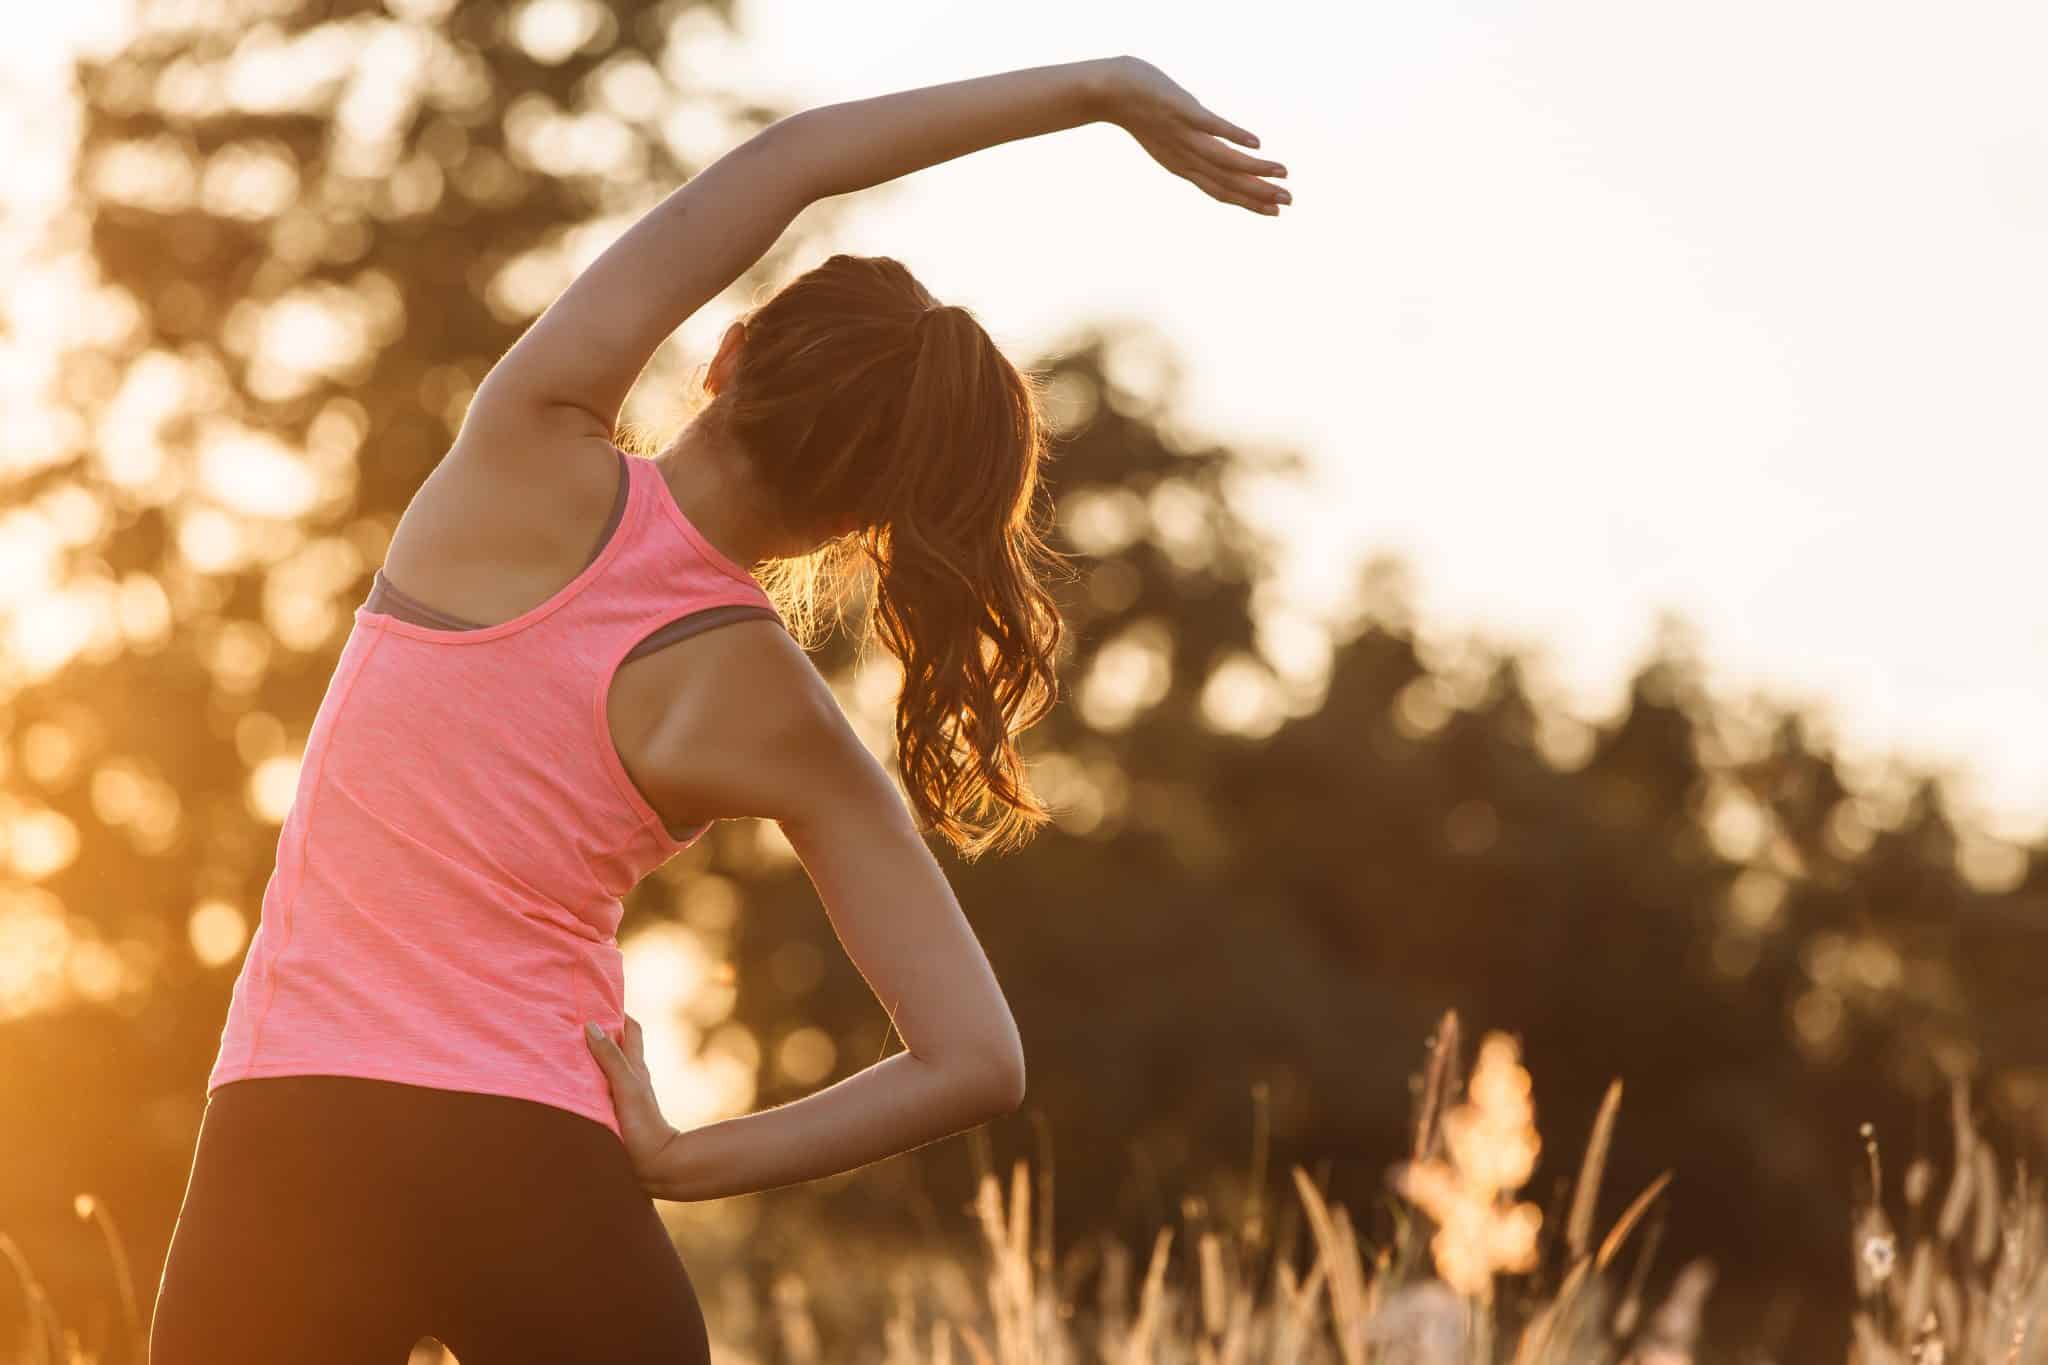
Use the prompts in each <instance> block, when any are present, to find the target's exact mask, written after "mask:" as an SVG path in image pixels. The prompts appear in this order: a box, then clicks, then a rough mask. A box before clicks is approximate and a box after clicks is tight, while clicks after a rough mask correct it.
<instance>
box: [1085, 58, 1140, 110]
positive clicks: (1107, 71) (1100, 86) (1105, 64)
mask: <svg viewBox="0 0 2048 1365" xmlns="http://www.w3.org/2000/svg"><path fill="white" fill-rule="evenodd" d="M1132 60H1133V59H1132V58H1130V57H1127V56H1123V57H1097V58H1094V59H1092V60H1090V61H1082V62H1076V63H1074V66H1075V68H1076V75H1077V76H1078V77H1079V79H1080V89H1081V108H1082V109H1083V110H1084V111H1085V112H1086V113H1087V115H1088V118H1089V119H1090V120H1091V121H1093V122H1096V123H1115V122H1116V121H1117V115H1118V114H1119V113H1120V112H1121V111H1122V106H1123V97H1124V93H1125V92H1126V91H1127V90H1129V89H1130V69H1131V62H1132Z"/></svg>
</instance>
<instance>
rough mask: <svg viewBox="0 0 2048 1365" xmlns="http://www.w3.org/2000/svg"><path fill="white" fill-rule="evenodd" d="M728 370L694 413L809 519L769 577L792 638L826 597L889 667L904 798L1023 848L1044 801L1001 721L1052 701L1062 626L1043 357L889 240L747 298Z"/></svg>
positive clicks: (1015, 722)
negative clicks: (878, 648)
mask: <svg viewBox="0 0 2048 1365" xmlns="http://www.w3.org/2000/svg"><path fill="white" fill-rule="evenodd" d="M741 320H742V321H743V322H744V323H745V325H746V331H745V337H744V340H743V342H742V344H741V346H740V350H739V354H738V356H737V358H736V361H737V363H736V365H735V369H734V373H733V376H732V378H731V379H730V380H729V381H728V383H727V384H726V386H725V387H723V388H722V389H721V390H720V391H719V393H718V394H717V396H716V398H715V399H714V400H713V401H712V402H711V403H710V404H709V405H708V406H707V407H705V408H704V409H703V410H702V412H701V413H700V414H699V416H698V420H710V421H715V422H716V423H717V424H718V426H719V428H720V429H721V430H722V431H723V432H725V433H726V434H727V435H728V436H729V437H730V438H731V439H732V440H733V441H735V442H736V444H737V445H738V447H739V448H740V449H741V450H742V451H743V452H744V453H745V454H746V456H747V457H748V461H749V463H750V465H751V466H752V468H753V471H754V474H755V476H756V477H757V478H758V479H759V481H760V482H761V484H762V485H763V487H764V488H765V489H766V490H767V492H768V494H769V496H770V497H771V499H772V500H773V502H774V503H775V507H776V511H777V513H778V515H779V517H780V519H781V521H782V524H783V525H784V526H786V527H788V528H791V529H792V530H795V531H800V532H803V533H805V534H809V535H814V536H816V537H818V538H819V539H820V540H821V541H822V542H823V543H822V544H821V545H820V547H819V549H818V550H817V551H815V552H813V553H812V554H810V555H807V556H804V557H801V558H798V559H784V560H776V561H771V562H770V563H769V564H768V565H767V566H766V567H765V568H763V569H762V570H761V573H760V578H761V582H762V585H763V587H764V588H766V589H767V590H768V591H769V593H770V595H771V596H772V597H773V598H774V599H775V601H776V603H777V606H778V607H779V608H780V609H781V610H782V611H783V614H784V616H785V618H786V619H787V620H788V621H789V622H790V625H791V628H792V630H793V631H794V632H795V633H796V634H797V637H798V638H799V640H801V641H802V642H803V643H804V644H805V645H806V647H809V646H810V645H812V644H814V643H815V641H816V637H817V635H818V626H819V612H818V607H819V603H820V600H821V597H823V598H826V599H827V600H829V601H831V602H832V603H834V604H835V605H836V606H837V607H838V608H839V611H840V614H841V616H842V618H843V615H844V609H845V606H846V603H847V600H848V599H849V597H851V596H853V595H855V594H853V593H850V592H849V591H848V588H849V587H852V586H855V585H859V584H860V583H861V580H863V579H865V586H866V588H867V591H866V592H865V593H864V594H859V595H861V596H864V597H865V599H866V601H867V605H868V609H867V611H866V613H865V615H864V618H863V620H862V621H861V622H860V625H859V628H858V633H857V635H856V644H857V647H864V646H865V644H866V643H867V642H868V641H869V640H873V639H879V640H880V641H881V643H882V644H883V646H884V647H885V648H886V649H887V650H888V651H889V653H891V654H892V655H894V656H895V658H896V660H897V661H898V662H899V663H900V664H901V665H902V670H903V688H902V692H901V694H900V696H899V697H898V699H897V703H896V718H895V735H896V745H897V766H898V768H899V769H900V771H901V773H902V776H903V782H904V786H905V789H906V791H907V794H908V796H909V799H910V801H911V804H912V806H913V808H914V809H915V810H916V812H917V814H918V816H919V817H920V818H921V819H922V821H923V822H925V823H926V824H927V825H928V826H929V828H931V829H932V830H934V831H936V832H937V833H938V834H939V835H940V836H941V837H943V838H944V839H945V840H947V842H949V843H950V844H952V845H953V846H954V848H955V849H956V850H957V851H958V852H959V853H960V854H961V855H962V856H964V857H966V858H968V859H970V860H972V859H974V858H978V857H979V856H980V855H981V854H982V853H983V852H984V851H986V850H988V849H991V848H995V849H998V850H1008V849H1013V848H1017V847H1021V846H1022V845H1023V844H1024V843H1025V842H1026V841H1027V840H1028V839H1029V838H1030V836H1031V835H1032V834H1033V833H1034V832H1035V831H1036V830H1037V829H1038V828H1040V827H1042V826H1043V825H1044V824H1046V823H1047V821H1048V820H1049V819H1050V818H1051V817H1050V815H1049V813H1048V812H1047V810H1046V807H1045V806H1044V805H1043V804H1042V803H1041V802H1040V801H1039V799H1038V798H1037V796H1036V795H1034V794H1033V792H1032V791H1031V787H1030V783H1029V780H1028V776H1029V775H1028V772H1027V769H1026V766H1025V763H1024V760H1023V757H1022V755H1021V754H1020V753H1019V751H1018V748H1017V736H1019V735H1020V734H1022V733H1023V732H1024V731H1025V730H1027V729H1029V728H1030V727H1031V726H1033V725H1035V724H1036V723H1037V722H1038V721H1039V720H1041V719H1042V718H1043V717H1044V716H1045V715H1046V713H1047V712H1048V711H1050V710H1051V709H1052V706H1053V704H1054V702H1055V701H1056V699H1057V697H1058V695H1059V685H1058V679H1057V675H1056V672H1055V664H1056V660H1057V657H1058V654H1059V651H1060V647H1061V645H1062V642H1063V641H1064V639H1065V633H1066V627H1065V623H1064V622H1063V621H1062V620H1061V617H1060V614H1059V610H1058V606H1057V603H1056V602H1055V600H1054V598H1053V597H1052V595H1051V594H1050V593H1049V592H1048V591H1047V590H1046V588H1045V586H1044V581H1043V580H1044V578H1045V577H1046V576H1047V575H1049V574H1051V573H1052V572H1054V571H1059V572H1060V573H1061V574H1062V575H1063V576H1071V574H1072V566H1071V564H1070V563H1069V561H1067V560H1066V559H1065V558H1064V557H1063V556H1061V555H1060V554H1059V553H1058V552H1057V551H1055V550H1054V549H1052V547H1051V546H1049V545H1048V544H1047V543H1046V541H1045V538H1044V533H1045V530H1046V528H1047V526H1048V524H1049V519H1050V516H1051V507H1050V497H1049V495H1047V494H1045V492H1044V489H1043V485H1042V484H1041V482H1040V479H1039V470H1040V466H1041V465H1042V464H1043V463H1044V462H1045V461H1046V460H1047V459H1048V458H1049V427H1048V425H1047V423H1046V421H1045V419H1044V417H1043V414H1042V408H1041V397H1042V392H1043V380H1042V378H1041V377H1040V376H1038V375H1035V374H1031V373H1027V372H1024V371H1021V370H1019V369H1018V368H1017V367H1016V366H1015V365H1013V364H1012V363H1011V362H1010V361H1009V359H1008V358H1007V357H1005V356H1004V354H1003V353H1002V351H1001V350H1000V349H999V348H998V347H997V345H996V344H995V342H994V341H993V340H991V339H990V337H989V335H988V334H987V332H985V331H984V330H983V329H982V327H981V325H980V323H979V322H977V321H976V320H975V318H974V316H973V315H972V314H971V313H970V312H969V311H968V310H967V309H965V308H962V307H959V306H956V305H946V304H940V303H939V302H938V301H937V300H936V299H934V298H933V297H932V296H931V294H930V293H929V292H928V291H927V290H926V289H925V288H924V286H923V285H922V284H920V283H919V282H918V281H917V279H916V278H915V277H913V276H912V275H911V273H910V271H909V270H908V269H906V268H905V267H904V266H903V264H902V263H901V262H899V261H897V260H895V259H894V258H892V257H888V256H854V255H847V254H844V253H841V254H837V255H834V256H832V257H830V258H829V259H827V260H826V261H824V262H823V263H821V264H820V265H818V266H816V267H814V268H813V269H811V270H809V271H807V272H805V273H804V274H802V275H799V276H797V277H796V278H795V279H793V280H791V281H790V282H788V283H787V284H785V285H784V286H782V288H780V289H779V290H777V291H776V292H775V293H774V294H773V295H772V296H771V297H770V298H768V299H767V300H766V301H765V302H762V303H760V304H759V305H757V306H755V307H754V308H752V309H751V310H750V311H748V312H747V313H745V314H743V315H742V319H741Z"/></svg>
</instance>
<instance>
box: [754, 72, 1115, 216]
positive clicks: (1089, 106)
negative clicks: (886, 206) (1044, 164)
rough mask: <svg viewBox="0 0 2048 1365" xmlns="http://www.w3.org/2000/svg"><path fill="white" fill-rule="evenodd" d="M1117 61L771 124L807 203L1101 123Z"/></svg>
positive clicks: (819, 110) (916, 93)
mask: <svg viewBox="0 0 2048 1365" xmlns="http://www.w3.org/2000/svg"><path fill="white" fill-rule="evenodd" d="M1122 60H1123V59H1122V58H1120V57H1104V58H1098V59H1094V60H1090V61H1081V62H1063V63H1060V64H1058V65H1054V66H1033V67H1026V68H1024V69H1022V70H1018V71H1005V72H1001V73H999V74H997V75H993V76H976V77H973V78H971V79H968V80H960V81H948V82H946V83H945V84H943V85H927V86H922V87H920V88H918V89H915V90H899V91H896V92H894V93H891V94H886V95H875V96H872V97H870V98H867V99H858V100H847V101H844V102H842V103H838V104H822V105H818V106H816V107H814V108H810V109H806V110H803V111H802V112H801V113H796V114H791V115H790V116H789V117H787V118H784V119H782V120H780V121H779V122H776V123H774V124H771V125H769V127H767V128H766V129H764V130H762V133H761V134H758V135H757V136H761V137H763V138H765V139H771V140H772V144H773V146H774V147H775V152H774V156H775V159H776V161H777V162H778V164H780V165H783V166H786V167H788V168H790V169H791V170H792V171H793V172H794V173H795V174H796V175H797V177H798V181H799V183H800V184H801V185H802V186H803V187H804V192H805V195H806V197H807V198H810V199H824V198H829V197H830V196H832V195H835V194H850V193H852V192H853V191H855V190H863V189H867V188H869V187H870V186H873V185H879V184H882V183H884V182H885V181H889V180H894V179H896V178H897V177H899V176H904V175H909V174H910V173H911V172H913V171H920V170H923V169H924V168H925V167H927V166H935V165H937V164H939V163H940V162H942V161H950V160H952V159H953V158H954V157H958V156H965V155H967V154H968V153H969V152H976V151H980V150H981V149H982V148H984V147H993V146H996V145H997V144H998V143H1003V142H1014V141H1016V140H1017V139H1018V138H1025V137H1037V136H1038V135H1039V134H1041V133H1054V132H1058V131H1060V130H1061V129H1063V128H1073V127H1077V126H1079V125H1081V124H1084V123H1093V122H1095V121H1097V120H1098V119H1100V118H1102V117H1104V114H1105V110H1106V108H1107V100H1108V97H1109V94H1110V92H1111V91H1112V90H1113V88H1114V85H1115V81H1116V79H1117V73H1118V70H1119V64H1120V63H1121V62H1122Z"/></svg>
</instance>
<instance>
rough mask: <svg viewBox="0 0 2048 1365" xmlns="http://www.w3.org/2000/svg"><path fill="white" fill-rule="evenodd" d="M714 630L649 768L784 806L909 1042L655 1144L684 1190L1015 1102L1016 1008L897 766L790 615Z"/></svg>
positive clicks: (696, 1190) (904, 1140) (813, 1173)
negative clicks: (870, 738)
mask: <svg viewBox="0 0 2048 1365" xmlns="http://www.w3.org/2000/svg"><path fill="white" fill-rule="evenodd" d="M701 643H702V644H704V645H705V646H707V648H706V649H704V650H701V651H700V656H701V661H702V668H701V672H700V678H701V679H702V681H701V683H700V684H699V685H698V686H697V687H695V688H692V689H691V690H690V692H689V693H688V696H687V698H686V700H685V702H684V703H683V704H682V705H679V706H678V708H677V709H676V711H675V712H674V713H672V720H673V725H672V728H665V730H664V732H663V737H662V739H661V740H660V742H659V744H658V746H657V747H658V748H659V749H660V750H661V751H662V754H663V757H661V758H659V759H657V761H656V762H655V763H654V764H652V765H650V770H649V772H648V776H649V777H650V779H651V780H652V783H653V785H654V786H655V787H656V788H657V789H659V790H661V791H663V792H664V794H665V795H668V796H672V797H673V798H675V799H677V800H679V801H680V802H681V803H682V804H684V805H687V806H688V807H689V808H691V809H694V810H703V811H725V812H730V813H732V814H733V815H735V816H752V817H757V818H766V819H772V820H775V821H776V822H777V824H778V826H779V828H780V829H781V830H782V832H783V833H784V835H786V836H787V838H788V839H789V842H790V845H791V847H792V848H793V849H795V851H796V854H797V857H798V859H799V860H800V861H801V862H802V864H803V868H804V871H805V872H806V873H807V874H808V875H809V877H810V879H811V881H812V883H813V885H814V886H815V887H816V889H817V892H818V897H819V899H820V901H822V902H823V905H824V909H825V912H826V915H827V916H828V918H829V919H830V921H831V924H832V928H833V930H834V932H835V933H836V934H837V935H838V937H839V941H840V943H841V945H842V946H843V947H844V948H845V950H846V954H847V956H848V957H849V958H850V959H851V960H852V963H853V965H854V967H855V969H856V970H858V971H859V972H860V974H861V976H862V978H863V979H864V980H865V981H866V982H867V984H868V986H869V988H870V989H871V990H872V991H873V992H874V994H875V997H876V1000H877V1002H878V1003H879V1004H880V1006H881V1007H882V1010H883V1012H884V1014H885V1015H886V1017H887V1019H888V1020H889V1021H890V1023H892V1024H893V1025H894V1029H895V1032H896V1033H897V1035H898V1036H900V1037H901V1038H902V1040H903V1046H904V1049H905V1050H904V1051H902V1052H899V1053H895V1054H893V1055H891V1056H889V1057H886V1058H884V1059H882V1060H881V1061H878V1062H875V1063H874V1064H873V1065H871V1066H869V1067H867V1068H866V1069H865V1070H863V1071H859V1072H857V1073H856V1074H854V1075H851V1076H848V1077H846V1078H845V1079H843V1080H841V1081H839V1082H837V1083H836V1084H834V1085H831V1086H828V1087H826V1088H825V1089H822V1090H819V1091H816V1092H814V1093H812V1094H809V1095H805V1096H803V1097H802V1098H800V1099H796V1100H793V1101H791V1102H789V1103H787V1104H783V1105H780V1106H778V1107H775V1108H772V1109H764V1110H761V1111H759V1112H757V1113H751V1114H744V1115H741V1116H739V1117H736V1118H729V1119H724V1120H721V1121H718V1122H715V1123H711V1124H707V1125H705V1126H703V1127H699V1128H690V1129H685V1130H683V1131H681V1132H678V1133H674V1134H673V1136H666V1137H665V1140H664V1141H659V1142H650V1143H648V1144H647V1147H648V1150H647V1153H646V1157H647V1159H646V1162H645V1169H640V1170H639V1174H640V1178H641V1183H642V1184H643V1185H644V1186H645V1187H646V1188H647V1189H648V1190H649V1192H650V1193H653V1194H655V1195H656V1196H658V1197H660V1198H664V1199H676V1200H694V1199H715V1198H719V1197H722V1196H725V1195H731V1194H741V1193H745V1192H747V1191H750V1190H762V1189H772V1188H774V1187H776V1186H778V1185H787V1184H792V1183H794V1182H797V1181H803V1180H811V1179H815V1178H817V1177H819V1176H825V1175H832V1174H835V1173H837V1172H840V1171H845V1170H851V1169H854V1168H856V1167H859V1166H864V1165H867V1164H868V1163H869V1162H872V1161H876V1160H879V1159H881V1158H883V1157H887V1156H891V1155H894V1154H895V1153H897V1152H903V1151H908V1150H910V1149H912V1148H915V1147H921V1146H923V1145H924V1144H926V1143H928V1142H933V1141H936V1140H937V1139H939V1138H942V1137H946V1136H948V1135H950V1134H952V1133H957V1132H959V1131H961V1130H962V1129H966V1128H971V1127H973V1126H975V1125H976V1124H979V1123H982V1122H985V1121H987V1120H988V1119H991V1118H994V1117H995V1116H997V1115H999V1114H1002V1113H1004V1112H1007V1111H1009V1110H1012V1109H1015V1108H1016V1107H1017V1106H1018V1105H1019V1104H1021V1103H1022V1101H1023V1096H1024V1051H1023V1045H1022V1042H1021V1040H1020V1038H1019V1036H1018V1032H1017V1025H1016V1021H1015V1020H1014V1018H1013V1017H1012V1016H1011V1013H1010V1008H1009V1005H1008V1003H1007V1002H1006V1001H1005V1000H1004V998H1003V993H1002V989H1001V987H1000V986H999V985H998V984H997V981H996V977H995V973H994V971H993V969H992V968H991V967H990V965H989V961H988V958H987V956H986V955H985V954H984V953H983V951H982V948H981V945H980V943H979V942H978V941H977V940H976V938H975V935H974V931H973V928H972V927H971V926H970V924H969V923H968V920H967V917H966V915H965V914H964V913H962V911H961V908H960V903H959V901H958V899H957V898H956V897H955V896H954V894H953V889H952V887H951V886H950V885H949V884H948V883H947V880H946V875H945V872H944V870H943V869H941V868H940V866H939V864H938V862H937V860H936V859H935V858H934V857H933V856H932V852H931V849H930V848H928V847H927V846H926V844H925V841H924V836H923V835H921V834H920V833H919V832H918V829H917V826H916V824H915V822H914V820H913V819H912V817H911V813H910V810H909V808H908V807H907V806H906V805H905V803H904V800H903V797H902V795H901V793H899V792H898V791H897V789H896V785H895V782H894V780H893V779H892V778H891V776H890V775H889V772H888V771H887V770H886V769H885V768H884V767H883V766H882V764H881V763H880V761H879V760H878V759H876V757H875V756H874V755H873V754H872V753H870V752H869V751H868V749H867V748H866V747H865V745H864V744H863V742H862V741H861V739H860V737H859V736H858V735H857V734H856V733H855V732H854V730H853V729H852V728H851V726H850V725H849V724H848V722H847V720H846V717H845V715H844V713H843V712H842V711H841V710H840V708H839V704H838V701H837V699H836V698H835V696H834V695H833V693H832V690H831V688H830V686H829V685H828V684H827V683H826V681H825V679H824V678H823V677H822V676H821V675H820V674H819V673H818V671H817V669H816V667H815V666H814V665H813V664H812V663H811V661H810V660H809V658H808V657H807V656H806V655H805V654H804V652H803V650H802V649H801V648H800V647H799V646H798V645H797V644H796V642H795V641H794V640H792V639H790V638H789V636H788V634H787V633H786V632H784V631H783V630H782V629H781V628H780V627H777V626H774V625H772V624H769V623H758V622H737V623H734V624H732V625H729V626H725V627H723V628H721V629H720V630H717V631H713V632H710V633H709V634H708V635H706V636H705V637H704V638H703V640H702V641H701ZM741 716H744V717H745V720H744V722H741V721H739V720H738V719H737V718H738V717H741ZM600 1055H601V1058H603V1059H608V1060H609V1061H610V1062H612V1063H614V1064H616V1063H617V1062H618V1061H619V1060H620V1059H619V1058H618V1057H617V1055H616V1054H615V1052H613V1051H611V1050H607V1051H606V1052H604V1053H601V1054H600ZM642 1098H645V1097H644V1096H643V1097H642ZM664 1136H665V1135H664ZM631 1145H632V1144H631V1143H630V1142H629V1146H631ZM636 1169H638V1168H637V1165H636Z"/></svg>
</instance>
